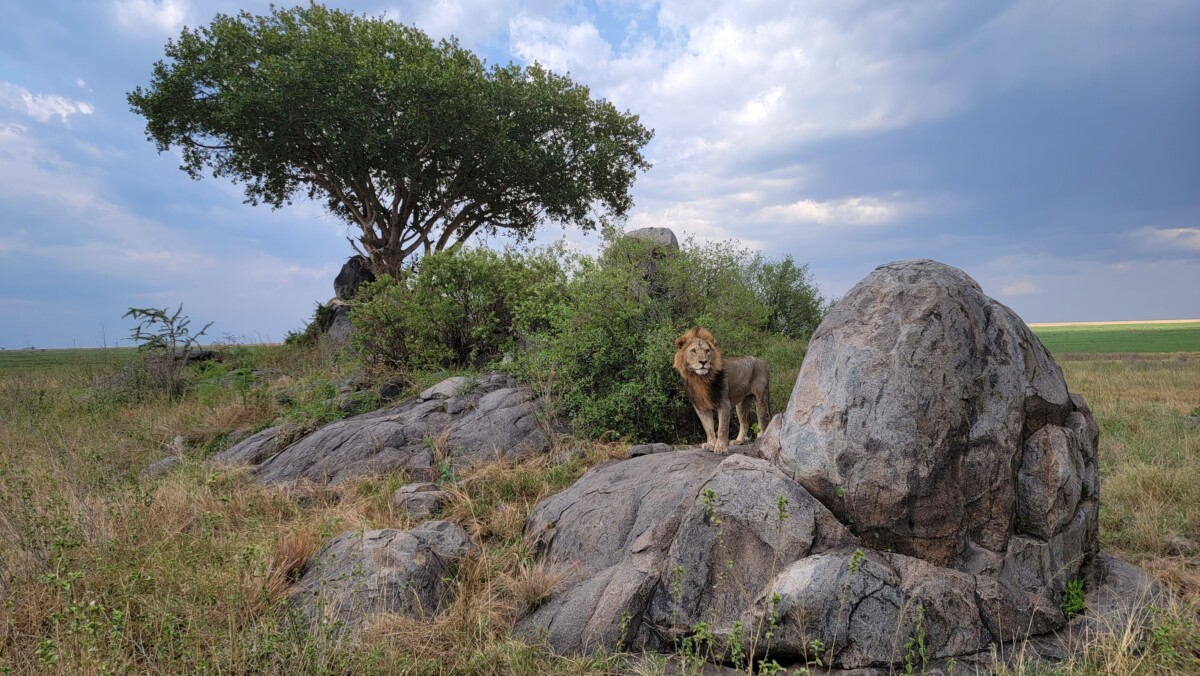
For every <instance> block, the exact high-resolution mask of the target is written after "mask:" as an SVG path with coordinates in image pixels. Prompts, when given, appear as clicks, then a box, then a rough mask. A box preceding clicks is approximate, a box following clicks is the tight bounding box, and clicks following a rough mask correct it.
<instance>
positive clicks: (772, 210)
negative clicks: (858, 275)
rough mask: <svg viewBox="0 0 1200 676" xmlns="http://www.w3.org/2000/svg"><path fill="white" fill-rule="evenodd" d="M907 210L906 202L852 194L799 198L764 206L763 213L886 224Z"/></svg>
mask: <svg viewBox="0 0 1200 676" xmlns="http://www.w3.org/2000/svg"><path fill="white" fill-rule="evenodd" d="M907 210H908V207H907V206H906V205H903V204H900V203H897V202H887V201H884V200H881V199H878V198H875V197H851V198H848V199H844V200H829V201H825V202H818V201H816V200H811V199H805V200H799V201H797V202H792V203H791V204H780V205H776V206H770V207H767V208H765V209H763V210H762V214H763V216H764V217H765V218H766V219H767V220H770V221H777V222H783V223H817V224H820V225H884V224H886V223H890V222H892V221H895V220H896V219H897V218H899V217H900V216H901V214H903V213H904V212H905V211H907Z"/></svg>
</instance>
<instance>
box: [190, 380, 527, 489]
mask: <svg viewBox="0 0 1200 676" xmlns="http://www.w3.org/2000/svg"><path fill="white" fill-rule="evenodd" d="M452 380H454V381H455V382H454V383H452V384H446V386H445V387H442V386H441V385H438V386H434V387H433V388H430V391H431V398H429V399H424V398H421V397H417V398H414V399H409V400H407V401H405V402H403V403H401V404H399V405H398V406H394V407H391V408H387V409H381V410H378V411H372V412H370V413H365V414H363V415H359V416H355V417H353V418H347V419H345V420H339V421H337V422H334V423H330V424H328V425H326V426H324V427H322V428H320V429H318V430H316V431H315V432H312V433H311V434H309V435H308V436H305V437H303V438H301V439H299V440H298V441H294V442H292V443H290V444H288V445H286V446H285V447H283V448H279V444H278V442H277V440H278V439H279V438H281V435H280V434H279V430H278V429H277V428H268V429H265V430H263V431H261V432H259V433H257V434H255V435H254V436H251V437H250V438H248V439H246V440H244V441H242V442H241V443H239V444H237V445H235V446H233V447H231V448H229V449H227V450H225V451H223V452H221V453H220V454H218V455H217V456H215V457H214V458H213V462H214V463H216V464H220V465H248V466H250V467H251V468H252V471H253V472H254V475H255V477H256V478H257V479H258V480H259V481H262V482H263V483H268V484H271V483H282V482H286V481H295V480H297V479H307V480H310V481H313V482H316V483H319V484H324V483H334V482H338V481H342V480H345V479H347V478H351V477H358V476H372V475H382V474H388V473H390V472H394V471H397V470H404V471H405V472H407V473H408V476H409V477H410V478H412V479H413V480H416V481H431V480H433V479H435V478H436V475H437V467H438V465H439V464H440V463H441V462H442V461H444V460H446V459H450V460H451V461H452V462H453V463H454V464H455V465H456V466H462V465H465V464H468V463H470V462H473V461H476V460H488V459H495V458H506V459H513V458H522V457H526V456H530V455H534V454H538V453H544V452H546V451H548V450H549V448H550V442H549V439H548V438H547V437H546V435H545V433H544V432H543V431H542V428H541V426H540V425H539V422H538V413H539V406H538V402H537V400H536V399H535V398H534V396H533V393H532V392H531V391H530V390H529V389H528V388H525V387H521V386H518V385H517V383H516V381H515V380H514V379H513V378H511V377H510V376H505V375H499V374H493V375H490V376H483V377H481V378H480V379H478V380H477V381H476V382H475V383H474V384H473V385H472V384H471V383H469V382H467V383H464V382H463V381H462V379H452Z"/></svg>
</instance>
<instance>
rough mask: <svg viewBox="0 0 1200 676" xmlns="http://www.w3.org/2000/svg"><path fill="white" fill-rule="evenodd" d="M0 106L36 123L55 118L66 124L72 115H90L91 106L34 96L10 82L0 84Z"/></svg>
mask: <svg viewBox="0 0 1200 676" xmlns="http://www.w3.org/2000/svg"><path fill="white" fill-rule="evenodd" d="M0 105H2V106H4V107H6V108H12V109H13V110H17V111H19V112H22V113H24V114H26V115H28V116H29V117H32V118H33V119H35V120H37V121H38V122H49V121H50V118H52V117H55V116H57V117H58V119H59V121H61V122H62V123H63V124H66V123H67V122H68V120H69V118H70V117H71V116H72V115H91V114H92V113H93V112H95V110H96V109H95V108H94V107H93V106H92V104H90V103H87V102H85V101H72V100H70V99H67V98H64V97H62V96H57V95H54V94H34V93H33V92H31V91H29V90H28V89H26V88H24V87H22V86H20V85H15V84H13V83H11V82H0Z"/></svg>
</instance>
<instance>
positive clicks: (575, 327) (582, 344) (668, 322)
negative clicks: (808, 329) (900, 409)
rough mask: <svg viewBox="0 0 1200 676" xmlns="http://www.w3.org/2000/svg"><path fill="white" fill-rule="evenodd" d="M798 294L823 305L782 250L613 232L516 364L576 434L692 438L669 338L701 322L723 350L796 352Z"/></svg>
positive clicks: (799, 341)
mask: <svg viewBox="0 0 1200 676" xmlns="http://www.w3.org/2000/svg"><path fill="white" fill-rule="evenodd" d="M800 302H803V303H804V304H805V306H806V307H807V308H809V310H808V311H809V312H811V308H820V307H821V306H822V305H823V303H822V301H821V299H820V296H819V295H817V294H816V291H815V289H814V288H813V287H812V285H811V284H810V283H809V282H808V280H807V270H806V269H805V268H802V267H801V268H796V267H795V265H794V263H792V262H791V259H790V258H787V259H785V261H784V262H782V263H765V262H764V261H763V260H762V258H761V257H760V256H753V255H751V254H750V252H749V251H746V250H743V249H740V248H738V247H737V246H736V245H734V244H733V243H729V242H726V243H719V244H717V243H713V244H707V245H697V244H695V243H694V242H692V241H688V242H685V243H684V245H683V247H682V248H681V249H680V250H679V251H678V252H674V251H663V250H661V249H659V250H655V248H654V245H653V244H652V243H650V242H646V241H643V240H639V239H633V238H617V239H614V240H612V241H610V242H609V244H608V246H607V248H606V249H605V251H604V252H603V253H602V254H601V255H600V256H599V257H597V258H596V259H591V258H584V259H582V260H580V261H579V262H578V265H577V269H576V270H575V271H574V274H573V275H572V276H571V281H570V282H569V283H568V284H567V286H566V290H565V293H564V294H563V296H562V299H561V302H560V304H559V305H558V306H557V307H556V308H553V309H551V310H549V311H547V312H545V315H546V317H547V319H548V320H549V326H548V328H547V330H545V331H541V332H539V333H538V334H537V335H536V336H535V337H534V338H533V340H532V341H531V342H532V346H533V348H534V349H533V350H531V351H529V352H528V353H526V354H524V355H523V356H522V361H521V367H522V368H523V370H524V372H525V375H526V377H527V378H529V379H531V380H533V381H535V382H537V383H539V384H540V385H541V386H542V387H543V389H544V390H547V391H549V392H551V393H553V394H554V395H555V398H556V400H557V404H558V406H559V408H560V411H561V413H563V414H565V415H566V416H567V417H568V418H570V419H571V420H572V421H573V422H574V424H575V425H576V427H577V428H578V429H579V430H580V431H581V432H583V433H584V434H587V435H589V436H598V435H603V434H606V433H614V434H615V435H616V436H620V437H628V438H632V439H637V440H645V439H655V440H664V439H667V440H673V441H679V440H685V439H695V438H697V437H698V436H699V435H700V427H699V424H698V422H697V421H696V419H695V415H694V414H693V413H692V411H691V407H690V406H688V405H687V404H686V403H684V402H685V397H684V392H683V387H682V384H681V382H680V378H679V375H678V374H677V373H676V372H675V370H674V369H673V368H672V361H673V357H674V352H675V347H674V341H675V338H676V337H678V336H679V335H680V334H682V333H683V332H684V331H686V330H687V329H688V328H690V327H692V326H697V325H699V326H704V327H707V328H709V329H710V330H711V331H712V332H713V334H714V335H716V336H717V339H718V340H719V341H720V344H721V347H722V349H723V350H725V352H726V353H727V354H730V355H737V354H760V353H763V351H764V350H767V349H768V348H770V351H771V352H772V354H781V353H782V354H787V353H791V354H798V355H803V351H804V346H805V343H804V339H806V337H807V334H806V333H805V332H804V331H805V329H804V327H803V326H802V325H801V324H800V323H799V321H798V319H797V318H799V317H804V316H806V315H805V313H804V312H801V311H793V308H792V307H791V306H792V304H795V303H800ZM773 327H776V328H774V331H773V330H772V328H773ZM778 327H786V328H787V329H788V332H787V333H785V332H784V331H781V330H780V329H779V328H778ZM781 334H784V335H781ZM792 334H794V335H795V336H796V337H789V336H791V335H792ZM764 356H765V355H764ZM768 364H769V365H771V366H772V367H774V366H775V364H771V363H770V362H768ZM789 366H790V364H789ZM793 376H794V373H793ZM776 377H778V375H776ZM772 406H773V408H774V410H778V409H779V407H781V406H782V401H779V400H778V397H776V398H775V400H773V402H772Z"/></svg>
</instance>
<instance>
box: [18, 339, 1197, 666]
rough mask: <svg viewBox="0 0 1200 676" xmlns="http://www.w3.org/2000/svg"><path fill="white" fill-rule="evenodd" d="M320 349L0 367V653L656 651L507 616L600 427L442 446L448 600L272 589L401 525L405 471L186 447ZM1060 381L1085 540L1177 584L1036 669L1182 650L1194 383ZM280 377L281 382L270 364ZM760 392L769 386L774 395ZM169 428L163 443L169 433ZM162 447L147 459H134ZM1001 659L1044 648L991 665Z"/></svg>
mask: <svg viewBox="0 0 1200 676" xmlns="http://www.w3.org/2000/svg"><path fill="white" fill-rule="evenodd" d="M332 359H333V358H332V357H331V356H330V355H324V354H310V355H300V357H298V356H297V355H296V354H295V353H288V354H282V355H281V354H279V353H274V352H269V351H268V352H265V353H264V354H263V355H262V356H261V357H260V365H267V366H272V367H274V368H278V369H282V370H283V371H286V374H284V376H281V377H280V378H279V379H277V380H276V381H273V383H272V382H265V383H263V384H261V385H258V386H255V388H253V389H251V390H250V391H249V392H246V393H236V392H234V391H232V390H230V391H224V392H221V391H217V392H215V393H214V392H210V393H209V395H207V396H205V397H199V396H195V397H188V398H185V399H184V400H183V401H182V402H179V403H171V402H169V401H167V400H166V398H165V397H157V398H156V397H153V396H151V397H143V398H141V399H140V400H136V401H129V400H126V399H124V398H122V397H120V396H118V393H115V392H111V391H107V390H105V389H104V388H99V389H98V388H94V387H93V386H92V385H93V383H94V382H95V381H96V380H97V379H98V378H101V377H102V376H104V374H105V368H109V369H110V370H111V368H115V366H113V365H109V366H107V367H105V366H103V365H102V366H95V367H89V366H87V365H86V364H85V365H80V364H78V363H76V364H72V365H71V368H70V369H67V368H62V369H48V370H44V371H41V372H34V371H13V372H7V373H4V374H0V541H2V542H4V543H5V547H3V548H0V604H3V606H2V608H3V609H2V610H0V673H4V672H8V671H12V672H17V673H30V672H37V671H41V670H44V669H46V668H47V667H50V666H52V665H53V666H54V667H56V668H58V669H60V670H62V671H65V672H68V673H108V672H131V673H192V672H197V671H210V672H215V671H219V672H223V673H309V672H317V673H396V672H407V673H524V674H541V673H612V672H620V671H630V670H634V671H640V672H644V673H659V671H661V669H662V668H665V667H663V666H662V665H663V662H661V661H655V660H645V659H642V660H634V661H633V662H627V661H625V660H626V657H628V656H611V657H600V658H589V659H563V658H559V657H555V656H553V655H551V654H550V653H549V652H548V651H547V650H546V649H545V648H544V647H540V646H530V645H527V644H525V643H524V642H521V641H518V640H514V639H513V638H512V626H513V622H514V620H515V618H516V617H518V616H519V615H520V614H522V613H524V612H526V611H527V610H528V609H529V608H532V607H536V606H538V605H540V604H542V603H545V602H546V600H548V599H549V598H551V597H552V596H553V595H554V594H555V593H557V592H558V591H559V590H561V588H562V586H563V584H564V582H565V581H566V580H567V579H569V578H570V577H571V576H572V575H573V574H574V573H575V571H571V570H547V569H545V568H544V567H543V566H541V565H539V564H538V563H537V562H536V561H535V560H534V559H533V558H532V556H531V553H530V552H529V551H527V550H526V549H525V545H524V541H523V537H522V531H523V527H524V521H525V518H526V516H527V515H528V513H529V511H530V510H531V509H532V508H533V506H534V505H536V504H537V502H538V501H539V500H541V499H542V498H544V497H545V496H547V495H549V494H551V493H553V492H556V491H558V490H561V489H562V488H564V487H565V486H567V485H569V484H570V483H572V482H573V481H574V480H575V479H577V478H578V477H579V476H580V475H581V474H582V473H583V472H584V471H585V470H586V469H587V468H589V467H591V466H594V465H596V464H597V463H600V462H604V461H606V460H608V459H610V458H616V457H623V456H624V454H625V448H624V446H622V445H620V444H591V443H580V442H574V441H572V440H570V439H562V440H560V446H559V447H557V448H556V449H555V452H554V454H552V455H553V457H554V458H558V461H555V460H552V459H551V458H540V459H535V460H530V461H528V462H519V463H496V464H491V465H486V466H480V467H468V468H458V469H456V470H455V471H454V473H453V476H450V477H446V478H447V479H448V480H447V481H446V482H445V483H444V485H443V489H444V490H446V491H448V492H449V493H450V494H451V496H452V500H451V502H450V504H449V505H448V506H447V507H446V508H445V509H444V510H443V513H442V514H441V515H440V518H448V519H450V520H453V521H455V522H457V523H459V524H461V525H463V526H464V527H465V528H466V529H467V531H468V533H469V534H470V535H471V538H472V540H473V542H474V545H475V547H476V550H477V553H478V556H477V557H475V558H472V559H471V560H470V561H469V562H468V563H467V564H465V566H464V567H463V569H462V570H461V572H460V574H459V575H458V577H457V579H456V581H455V592H456V595H455V600H454V601H453V602H452V603H451V605H450V606H449V607H448V608H447V609H446V611H445V612H444V613H441V614H439V615H437V616H435V617H430V618H425V619H424V620H421V621H417V620H413V619H411V618H404V617H400V616H393V615H387V616H383V617H380V618H378V619H377V620H375V621H373V622H372V623H371V624H369V625H368V626H367V627H366V628H364V629H363V630H361V631H359V632H357V633H354V634H334V633H329V634H326V633H322V632H321V631H315V632H314V631H310V627H309V626H308V625H307V624H306V623H304V622H303V621H301V620H300V619H299V618H297V617H295V616H293V614H292V612H291V611H290V610H289V609H288V605H287V603H286V601H285V600H286V598H287V595H288V590H289V587H290V584H291V583H292V582H293V581H294V580H295V578H296V576H297V574H298V572H299V571H300V570H301V569H302V567H303V565H304V563H305V562H306V561H307V560H308V559H309V558H311V557H312V556H313V555H314V554H315V552H316V551H317V550H318V549H319V548H320V546H321V544H322V543H323V542H325V541H326V540H328V538H329V537H331V536H332V535H334V534H337V533H339V532H342V531H344V530H351V529H370V528H385V527H390V528H408V527H411V526H412V525H414V523H415V521H414V520H413V519H412V518H411V517H410V516H408V515H406V514H403V513H399V512H398V511H397V510H396V509H395V507H394V506H393V505H392V503H391V500H390V496H391V494H392V492H393V491H394V490H395V489H396V488H397V487H398V486H400V485H402V484H403V483H404V482H405V481H406V478H405V477H403V476H402V475H393V476H389V477H383V478H377V479H360V480H356V481H348V482H344V483H342V484H339V485H337V486H332V487H320V486H314V485H312V484H306V483H296V484H290V485H286V486H277V487H272V488H267V487H263V486H260V485H258V484H257V483H255V482H254V481H253V480H252V479H251V478H250V477H249V476H247V475H246V473H245V472H244V471H241V470H221V471H216V470H213V469H211V468H209V467H208V466H207V465H205V464H204V462H203V460H204V458H206V457H207V456H208V455H210V454H211V453H213V452H215V451H216V450H218V449H219V448H220V447H222V446H223V445H227V444H228V443H230V440H231V439H233V438H236V437H237V436H239V435H242V434H247V433H249V432H250V431H252V430H253V429H255V428H258V427H260V426H262V425H264V424H267V423H270V422H272V421H274V420H276V419H280V420H293V421H294V420H312V419H317V418H319V417H320V416H322V415H326V414H327V411H325V410H323V409H320V402H319V401H317V400H316V399H313V400H312V401H302V402H300V403H299V404H296V405H295V406H300V407H309V408H306V409H303V410H299V411H298V412H297V411H295V410H294V409H295V407H293V409H292V410H284V408H283V407H282V405H281V404H279V403H277V401H276V398H275V396H274V395H275V393H276V392H277V391H279V390H280V389H281V388H285V387H292V386H293V385H294V384H296V383H310V382H317V381H320V382H328V380H329V379H330V378H332V377H333V376H334V375H340V374H341V372H342V370H344V368H345V366H344V365H343V364H339V363H337V362H334V361H331V360H332ZM1062 365H1063V367H1064V371H1065V372H1066V374H1067V378H1068V381H1069V382H1070V384H1071V386H1072V389H1073V390H1075V391H1078V392H1081V393H1082V394H1084V396H1085V397H1087V399H1088V401H1089V402H1090V404H1091V405H1092V407H1093V409H1094V411H1095V413H1096V416H1097V419H1098V420H1099V421H1100V423H1101V425H1102V428H1103V433H1102V442H1101V469H1102V474H1103V489H1102V490H1103V493H1102V495H1103V500H1102V514H1101V518H1102V532H1101V537H1102V539H1103V544H1104V547H1105V548H1106V549H1109V550H1110V551H1113V552H1114V553H1116V554H1117V555H1118V556H1121V557H1122V558H1125V559H1127V560H1130V561H1132V562H1134V563H1137V564H1138V565H1141V566H1142V567H1143V568H1145V569H1147V570H1150V571H1151V572H1153V573H1154V574H1155V575H1156V576H1158V577H1159V579H1160V580H1162V581H1163V582H1164V583H1166V584H1168V585H1169V586H1170V587H1171V588H1172V589H1173V590H1175V591H1176V593H1177V594H1178V598H1179V601H1178V603H1177V604H1176V605H1175V606H1173V607H1171V608H1167V609H1165V610H1162V611H1157V614H1156V615H1155V616H1154V617H1151V618H1149V620H1150V623H1149V626H1150V627H1151V630H1152V631H1151V633H1146V632H1144V631H1142V630H1140V629H1139V628H1135V627H1133V626H1132V625H1130V626H1129V627H1128V628H1126V627H1117V629H1118V631H1115V632H1114V633H1112V634H1111V635H1105V636H1095V637H1091V638H1090V639H1089V640H1088V641H1087V642H1086V650H1085V651H1084V653H1083V654H1082V656H1081V657H1080V658H1078V659H1076V660H1073V661H1071V662H1068V663H1065V664H1062V665H1059V666H1058V667H1057V668H1056V669H1055V671H1056V672H1057V673H1067V674H1075V673H1149V674H1156V673H1172V672H1173V671H1174V672H1178V671H1180V670H1187V669H1193V670H1196V669H1200V661H1197V658H1196V657H1195V656H1194V655H1193V651H1196V650H1200V647H1198V646H1197V640H1198V637H1200V633H1198V632H1197V629H1196V625H1195V622H1194V617H1195V613H1196V610H1197V608H1198V606H1200V569H1198V568H1197V561H1198V560H1200V554H1198V552H1197V550H1196V549H1194V546H1195V543H1196V542H1197V541H1200V446H1198V444H1200V430H1197V429H1196V428H1194V427H1189V426H1187V425H1186V424H1185V423H1184V421H1183V418H1184V416H1186V415H1187V414H1188V413H1189V412H1190V411H1191V410H1192V409H1193V408H1194V407H1196V406H1197V405H1200V400H1198V399H1200V358H1196V356H1195V355H1193V356H1185V357H1182V358H1180V357H1165V358H1155V359H1144V358H1136V359H1135V358H1125V357H1120V358H1111V359H1103V358H1094V356H1093V357H1090V358H1089V359H1087V360H1072V359H1068V360H1062ZM289 383H290V384H289ZM776 404H777V407H781V406H782V402H776ZM176 437H182V443H181V444H177V443H176ZM180 449H182V454H181V455H182V462H181V464H180V465H179V466H178V467H177V468H176V469H175V470H174V471H173V472H172V473H170V474H169V475H167V476H166V477H163V478H161V479H158V480H150V479H148V478H146V477H145V476H143V475H142V470H143V468H145V467H146V466H147V465H148V464H149V463H151V462H153V461H155V460H157V459H159V458H161V457H163V456H164V455H168V454H175V453H179V451H180ZM997 668H999V669H1001V670H1007V671H1008V672H1009V673H1021V674H1025V673H1046V671H1045V667H1044V666H1042V667H1034V666H1032V665H1028V666H1026V665H1022V664H1020V663H1018V664H1016V666H1013V665H997Z"/></svg>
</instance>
